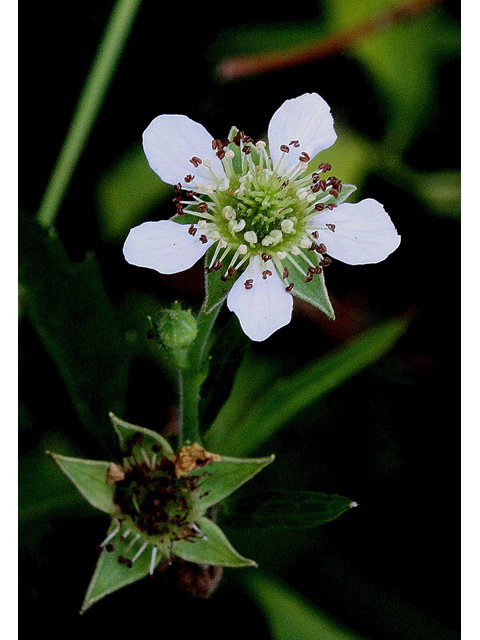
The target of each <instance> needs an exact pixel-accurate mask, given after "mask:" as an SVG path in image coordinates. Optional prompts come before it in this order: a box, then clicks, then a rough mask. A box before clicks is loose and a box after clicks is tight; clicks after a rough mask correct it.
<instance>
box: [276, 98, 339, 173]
mask: <svg viewBox="0 0 480 640" xmlns="http://www.w3.org/2000/svg"><path fill="white" fill-rule="evenodd" d="M336 139H337V134H336V133H335V130H334V128H333V118H332V115H331V113H330V107H329V106H328V104H327V103H326V102H325V100H324V99H323V98H321V97H320V96H319V95H318V94H317V93H305V94H303V96H300V97H298V98H294V99H293V100H287V101H286V102H284V103H283V104H282V106H281V107H280V108H279V109H277V111H275V113H274V114H273V117H272V119H271V120H270V125H269V127H268V143H269V146H270V156H271V158H272V160H273V166H275V165H276V164H277V162H278V160H279V159H280V158H281V156H282V151H280V146H281V145H285V144H286V145H289V144H290V142H292V141H294V140H298V142H299V143H300V146H299V147H298V148H296V147H294V146H293V145H292V146H290V152H289V153H288V155H287V156H286V157H285V159H284V161H283V163H282V165H281V169H280V172H281V174H282V175H286V174H287V173H288V172H289V171H290V170H291V169H293V167H294V166H295V165H296V164H297V162H298V158H299V156H300V154H301V153H302V152H305V153H307V154H308V155H309V156H310V158H313V157H314V156H316V155H317V153H320V151H323V150H324V149H328V148H329V147H331V146H332V144H333V143H334V142H335V140H336Z"/></svg>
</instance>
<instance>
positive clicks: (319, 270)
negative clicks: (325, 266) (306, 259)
mask: <svg viewBox="0 0 480 640" xmlns="http://www.w3.org/2000/svg"><path fill="white" fill-rule="evenodd" d="M315 273H316V274H317V275H320V274H321V273H322V267H315Z"/></svg>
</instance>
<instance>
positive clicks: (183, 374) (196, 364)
mask: <svg viewBox="0 0 480 640" xmlns="http://www.w3.org/2000/svg"><path fill="white" fill-rule="evenodd" d="M221 307H222V305H221V304H219V305H218V306H217V307H216V308H215V309H213V311H211V312H210V313H209V314H206V313H205V312H204V310H203V309H204V308H203V307H202V309H201V310H200V313H199V314H198V317H197V323H198V324H197V326H198V333H197V337H196V338H195V340H194V342H193V344H192V346H191V347H190V352H189V367H188V368H187V369H181V370H179V392H180V446H184V445H185V444H186V442H187V441H190V442H191V443H193V442H198V443H200V425H199V417H198V403H199V400H200V388H201V386H202V384H203V383H204V381H205V378H206V377H207V373H208V369H207V362H206V355H207V345H208V340H209V337H210V333H211V331H212V328H213V325H214V324H215V320H216V319H217V316H218V314H219V312H220V309H221Z"/></svg>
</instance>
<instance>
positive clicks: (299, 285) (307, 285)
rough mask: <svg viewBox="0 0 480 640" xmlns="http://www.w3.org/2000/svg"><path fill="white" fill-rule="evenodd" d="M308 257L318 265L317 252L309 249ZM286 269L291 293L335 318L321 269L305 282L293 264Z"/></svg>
mask: <svg viewBox="0 0 480 640" xmlns="http://www.w3.org/2000/svg"><path fill="white" fill-rule="evenodd" d="M308 257H309V258H310V260H311V261H312V262H313V264H314V265H315V266H318V265H319V263H320V256H319V255H318V253H316V252H315V251H310V252H309V253H308ZM286 262H287V261H284V264H286ZM288 270H289V275H288V281H289V282H290V284H293V290H292V294H293V295H294V296H295V297H297V298H300V299H301V300H305V302H309V303H310V304H311V305H313V306H314V307H316V308H317V309H320V311H322V313H324V314H325V315H326V316H327V317H328V318H330V320H335V312H334V310H333V307H332V303H331V302H330V298H329V297H328V291H327V287H326V286H325V275H324V273H323V270H322V273H320V274H319V275H315V276H313V280H312V281H311V282H305V276H304V275H302V274H301V273H300V271H298V269H296V268H295V267H294V266H293V265H290V267H289V268H288Z"/></svg>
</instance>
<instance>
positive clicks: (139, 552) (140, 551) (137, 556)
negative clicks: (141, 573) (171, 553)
mask: <svg viewBox="0 0 480 640" xmlns="http://www.w3.org/2000/svg"><path fill="white" fill-rule="evenodd" d="M147 547H148V542H144V543H143V544H142V546H141V547H140V549H139V550H138V551H137V553H136V554H135V555H134V556H133V558H132V564H133V563H134V562H135V561H136V560H138V558H139V557H140V556H141V555H142V553H143V552H144V551H145V549H146V548H147Z"/></svg>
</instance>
